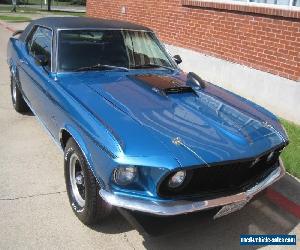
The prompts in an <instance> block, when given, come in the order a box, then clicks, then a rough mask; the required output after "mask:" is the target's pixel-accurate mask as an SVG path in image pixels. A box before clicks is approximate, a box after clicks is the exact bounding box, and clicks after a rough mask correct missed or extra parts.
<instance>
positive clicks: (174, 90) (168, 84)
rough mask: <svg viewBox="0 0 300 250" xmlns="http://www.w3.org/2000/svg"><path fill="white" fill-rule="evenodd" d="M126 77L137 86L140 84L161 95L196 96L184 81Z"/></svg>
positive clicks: (138, 76)
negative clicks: (186, 94)
mask: <svg viewBox="0 0 300 250" xmlns="http://www.w3.org/2000/svg"><path fill="white" fill-rule="evenodd" d="M128 77H129V78H131V79H132V80H134V81H135V82H137V83H138V84H142V85H144V86H146V87H148V88H151V89H152V90H153V91H154V92H156V93H160V94H163V95H170V94H179V93H193V94H195V95H196V92H195V91H194V89H193V88H192V87H190V86H187V85H186V84H185V82H184V81H181V80H179V79H176V78H174V77H171V76H162V75H154V74H143V75H133V76H128Z"/></svg>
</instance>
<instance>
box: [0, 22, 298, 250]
mask: <svg viewBox="0 0 300 250" xmlns="http://www.w3.org/2000/svg"><path fill="white" fill-rule="evenodd" d="M22 25H23V26H24V24H18V25H17V26H15V25H12V24H9V26H10V27H11V26H12V27H11V28H14V29H21V28H23V26H22ZM6 26H7V25H6ZM10 36H11V31H9V30H8V29H7V28H5V25H0V48H1V53H0V76H1V77H0V80H1V81H0V95H1V97H0V169H1V171H2V172H1V175H0V216H1V220H0V227H1V228H2V231H1V234H0V249H32V248H34V249H240V245H239V237H240V234H296V235H298V243H297V244H298V246H299V244H300V243H299V238H300V222H299V219H297V218H296V217H295V216H293V215H291V214H290V213H288V212H286V211H285V210H283V209H281V208H279V207H278V206H276V205H274V204H273V203H272V202H270V201H269V200H268V199H267V198H266V197H261V198H258V199H257V200H253V201H251V202H250V203H249V204H248V205H247V206H246V207H245V208H243V209H242V210H241V211H238V212H236V213H233V214H231V215H228V216H226V217H223V218H220V219H218V220H213V219H212V213H213V212H214V211H207V212H202V213H195V214H191V215H183V216H178V217H171V218H165V219H160V218H154V217H151V216H150V217H149V216H142V218H140V219H141V220H142V222H143V225H144V226H145V227H148V228H149V229H150V231H152V232H153V234H155V235H156V237H152V236H145V235H142V234H141V232H140V231H139V228H136V227H133V226H132V225H130V224H129V223H128V222H127V221H126V220H125V219H124V218H123V217H122V216H121V215H120V214H119V213H118V212H117V211H114V212H113V214H112V215H111V216H110V217H109V219H108V220H106V221H105V222H104V223H103V224H101V225H99V226H96V227H93V228H89V227H86V226H84V225H83V224H81V223H80V222H79V220H78V219H77V218H76V217H75V215H74V214H73V212H72V210H71V208H70V205H69V202H68V197H67V194H66V192H65V183H64V175H63V155H62V153H61V152H60V151H59V149H58V148H57V147H56V146H55V144H54V143H53V142H52V140H51V139H50V138H49V136H48V135H47V133H45V131H44V130H43V128H42V127H41V126H40V124H39V123H38V122H37V120H36V119H35V117H34V116H32V115H31V114H27V115H20V114H17V113H16V112H15V111H14V110H13V107H12V104H11V97H10V85H9V84H10V80H9V71H8V67H7V64H6V45H7V41H8V39H9V37H10ZM278 185H281V184H278ZM282 185H285V184H284V183H283V184H282ZM279 189H280V187H279ZM257 248H260V246H254V247H251V248H245V249H257ZM243 249H244V248H243ZM264 249H274V247H265V248H264ZM276 249H286V247H277V248H276Z"/></svg>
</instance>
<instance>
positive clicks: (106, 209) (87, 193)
mask: <svg viewBox="0 0 300 250" xmlns="http://www.w3.org/2000/svg"><path fill="white" fill-rule="evenodd" d="M74 154H75V155H74ZM72 156H73V157H75V158H76V157H77V159H76V164H79V165H80V166H79V165H78V166H79V168H80V170H81V171H80V173H83V176H84V177H83V180H84V184H77V183H76V185H77V187H78V190H79V185H81V186H80V187H81V192H82V196H84V201H85V204H84V205H83V206H81V205H80V204H79V203H78V202H77V200H76V195H75V194H74V191H73V190H74V188H72V183H71V178H72V177H71V174H70V169H71V168H72V167H71V161H70V159H71V157H72ZM64 170H65V181H66V188H67V193H68V197H69V201H70V205H71V207H72V210H73V212H74V213H75V215H76V216H77V217H78V219H79V220H80V221H81V222H82V223H84V224H85V225H94V224H98V223H99V222H100V221H101V220H103V219H104V218H105V217H107V216H108V215H109V214H110V211H111V205H110V204H108V203H107V202H105V201H104V200H103V199H102V198H101V197H100V195H99V185H98V183H97V181H96V179H95V177H94V175H93V173H92V171H91V170H90V168H89V166H88V164H87V161H86V159H85V157H84V155H83V153H82V152H81V150H80V148H79V146H78V145H77V143H76V142H75V141H74V139H73V138H70V139H69V140H68V142H67V145H66V148H65V157H64ZM78 173H79V172H78ZM73 183H74V182H73ZM73 185H74V184H73ZM82 186H84V189H83V190H82ZM75 193H76V192H75ZM77 195H78V193H77Z"/></svg>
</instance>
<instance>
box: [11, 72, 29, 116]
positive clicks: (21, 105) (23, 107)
mask: <svg viewBox="0 0 300 250" xmlns="http://www.w3.org/2000/svg"><path fill="white" fill-rule="evenodd" d="M14 88H15V93H14ZM10 93H11V99H12V103H13V107H14V109H15V110H16V111H17V112H18V113H21V114H22V113H26V112H28V111H30V108H29V107H28V105H27V103H26V102H25V101H24V98H23V96H22V93H21V91H20V89H19V85H18V80H17V79H16V77H14V76H11V79H10Z"/></svg>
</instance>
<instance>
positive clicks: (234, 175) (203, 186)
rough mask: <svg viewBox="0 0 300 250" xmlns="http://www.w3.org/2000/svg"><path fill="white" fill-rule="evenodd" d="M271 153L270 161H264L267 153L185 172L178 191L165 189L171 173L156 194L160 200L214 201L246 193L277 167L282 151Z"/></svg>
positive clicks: (277, 150)
mask: <svg viewBox="0 0 300 250" xmlns="http://www.w3.org/2000/svg"><path fill="white" fill-rule="evenodd" d="M274 152H275V153H274V156H273V157H272V159H271V160H269V161H268V160H267V158H268V156H269V154H270V152H266V153H265V154H263V155H261V156H259V157H257V158H254V159H247V160H239V161H233V162H226V163H218V164H213V165H210V166H209V167H208V166H201V167H195V168H192V169H188V170H186V171H187V177H186V181H185V182H186V183H184V184H183V185H182V187H181V188H179V189H177V190H176V189H175V190H174V189H173V190H172V189H170V188H169V187H168V181H169V178H170V177H171V176H172V175H173V174H174V173H172V174H170V175H168V176H167V177H166V178H165V179H164V180H163V181H162V182H161V184H160V186H159V189H158V193H159V195H160V196H162V197H184V198H189V197H191V198H192V197H199V198H204V199H213V198H218V197H221V196H225V195H226V196H227V195H232V194H236V193H239V192H243V191H246V190H248V189H249V188H251V187H253V186H254V185H255V184H257V183H258V182H260V181H261V180H263V179H264V178H266V177H267V176H268V175H269V174H270V173H271V172H272V171H273V170H274V169H276V168H277V167H278V166H279V155H280V152H281V148H280V149H276V150H275V151H274ZM255 160H257V161H255Z"/></svg>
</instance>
